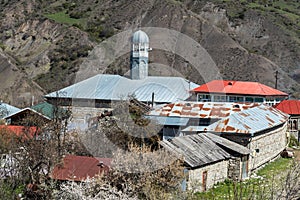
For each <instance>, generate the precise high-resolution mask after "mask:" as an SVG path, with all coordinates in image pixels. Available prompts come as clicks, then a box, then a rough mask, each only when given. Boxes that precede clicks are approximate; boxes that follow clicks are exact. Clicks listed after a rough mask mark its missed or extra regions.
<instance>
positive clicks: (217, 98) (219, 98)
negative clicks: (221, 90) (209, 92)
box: [214, 95, 226, 102]
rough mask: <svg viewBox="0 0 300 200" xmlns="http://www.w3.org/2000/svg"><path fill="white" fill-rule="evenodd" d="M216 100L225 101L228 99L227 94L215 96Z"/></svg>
mask: <svg viewBox="0 0 300 200" xmlns="http://www.w3.org/2000/svg"><path fill="white" fill-rule="evenodd" d="M214 101H215V102H225V101H226V96H219V95H216V96H214Z"/></svg>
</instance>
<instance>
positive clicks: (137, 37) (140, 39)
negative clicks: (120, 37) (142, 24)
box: [132, 30, 149, 43]
mask: <svg viewBox="0 0 300 200" xmlns="http://www.w3.org/2000/svg"><path fill="white" fill-rule="evenodd" d="M132 42H133V43H149V37H148V35H147V34H146V33H145V32H144V31H141V30H138V31H136V32H134V34H133V36H132Z"/></svg>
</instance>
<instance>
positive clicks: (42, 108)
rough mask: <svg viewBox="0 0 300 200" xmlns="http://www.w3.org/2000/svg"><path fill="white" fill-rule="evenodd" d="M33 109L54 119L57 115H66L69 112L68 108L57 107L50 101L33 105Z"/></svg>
mask: <svg viewBox="0 0 300 200" xmlns="http://www.w3.org/2000/svg"><path fill="white" fill-rule="evenodd" d="M31 109H33V110H35V111H37V112H39V113H41V114H43V115H45V116H47V117H49V118H50V119H54V118H55V117H59V118H61V117H66V115H67V114H68V112H67V110H65V109H62V108H59V107H56V106H54V105H52V104H50V103H47V102H43V103H39V104H37V105H34V106H32V107H31Z"/></svg>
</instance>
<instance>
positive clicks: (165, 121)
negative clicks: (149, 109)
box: [145, 116, 189, 126]
mask: <svg viewBox="0 0 300 200" xmlns="http://www.w3.org/2000/svg"><path fill="white" fill-rule="evenodd" d="M145 117H146V118H147V119H150V120H153V121H154V122H156V123H157V124H160V125H170V126H186V125H187V123H188V122H189V118H180V117H163V116H145Z"/></svg>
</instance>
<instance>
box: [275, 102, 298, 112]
mask: <svg viewBox="0 0 300 200" xmlns="http://www.w3.org/2000/svg"><path fill="white" fill-rule="evenodd" d="M275 108H277V109H278V110H281V111H282V112H284V113H287V114H289V115H300V100H284V101H282V102H280V103H279V104H277V105H276V106H275Z"/></svg>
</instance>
